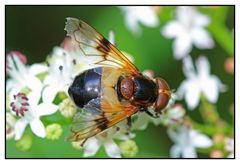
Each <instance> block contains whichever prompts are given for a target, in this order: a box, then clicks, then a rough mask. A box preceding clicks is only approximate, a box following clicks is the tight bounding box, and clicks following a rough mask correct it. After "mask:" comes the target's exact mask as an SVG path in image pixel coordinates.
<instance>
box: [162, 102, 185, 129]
mask: <svg viewBox="0 0 240 164" xmlns="http://www.w3.org/2000/svg"><path fill="white" fill-rule="evenodd" d="M184 114H185V110H184V108H183V107H182V105H181V104H176V105H174V106H173V107H170V108H169V109H166V111H165V112H164V113H163V114H162V115H161V116H160V119H159V120H160V122H161V123H162V124H163V125H165V126H169V125H176V124H180V123H182V121H183V116H184Z"/></svg>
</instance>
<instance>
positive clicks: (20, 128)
mask: <svg viewBox="0 0 240 164" xmlns="http://www.w3.org/2000/svg"><path fill="white" fill-rule="evenodd" d="M27 124H28V121H27V120H26V119H25V118H20V119H19V120H18V121H17V122H16V124H15V127H14V132H15V140H19V139H20V138H21V137H22V135H23V133H24V130H25V128H26V126H27Z"/></svg>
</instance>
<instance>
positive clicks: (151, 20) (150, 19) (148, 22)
mask: <svg viewBox="0 0 240 164" xmlns="http://www.w3.org/2000/svg"><path fill="white" fill-rule="evenodd" d="M136 8H137V9H136V10H135V12H134V13H135V14H136V17H137V18H138V20H139V21H140V22H141V23H142V24H144V25H145V26H148V27H156V26H157V25H158V24H159V21H158V17H157V15H156V14H155V13H154V11H153V10H152V9H151V7H149V6H137V7H136Z"/></svg>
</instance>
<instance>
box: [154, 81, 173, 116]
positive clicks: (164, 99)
mask: <svg viewBox="0 0 240 164" xmlns="http://www.w3.org/2000/svg"><path fill="white" fill-rule="evenodd" d="M156 84H157V87H158V97H157V100H156V103H155V109H156V110H158V111H160V110H162V109H164V108H165V107H166V106H167V104H168V101H169V99H170V97H171V91H170V89H169V86H168V84H167V82H166V81H165V80H163V79H161V78H156Z"/></svg>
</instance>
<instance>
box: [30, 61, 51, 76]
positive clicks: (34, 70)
mask: <svg viewBox="0 0 240 164" xmlns="http://www.w3.org/2000/svg"><path fill="white" fill-rule="evenodd" d="M47 69H48V67H47V66H46V65H44V64H33V65H31V66H30V67H29V73H30V74H31V75H37V74H39V73H42V72H45V71H47Z"/></svg>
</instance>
